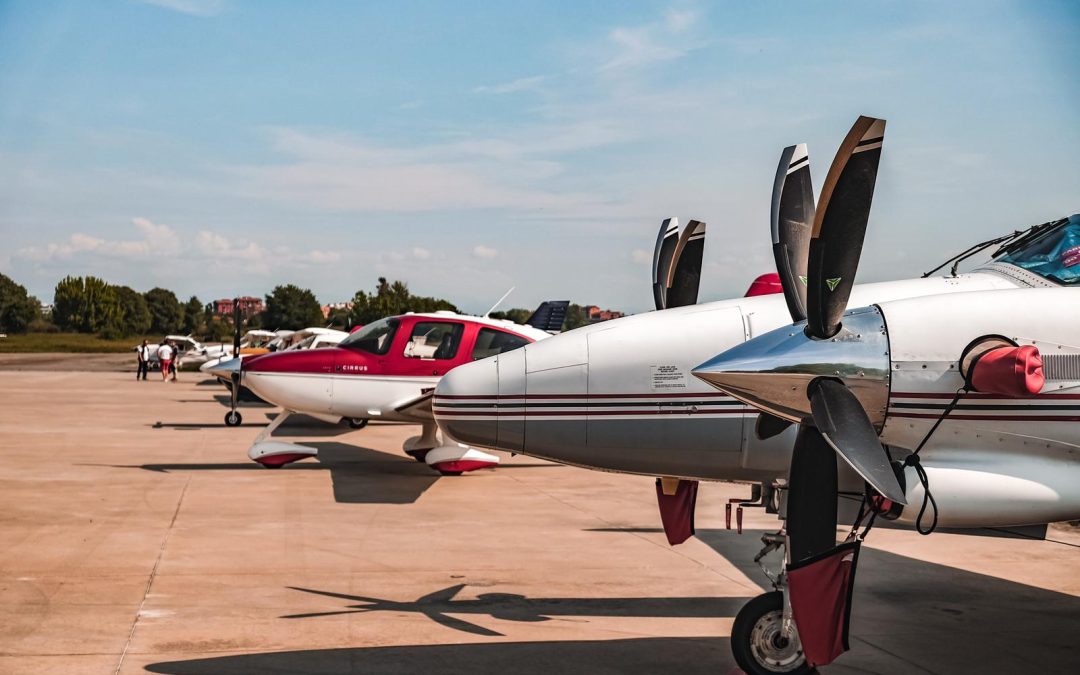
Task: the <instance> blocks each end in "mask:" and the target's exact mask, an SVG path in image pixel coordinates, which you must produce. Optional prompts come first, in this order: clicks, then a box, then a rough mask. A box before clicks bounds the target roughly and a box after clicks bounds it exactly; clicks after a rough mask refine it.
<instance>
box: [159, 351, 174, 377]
mask: <svg viewBox="0 0 1080 675" xmlns="http://www.w3.org/2000/svg"><path fill="white" fill-rule="evenodd" d="M175 353H176V352H175V350H174V349H173V348H172V347H171V346H170V345H169V343H168V342H162V343H161V346H160V347H158V350H157V358H158V363H160V364H161V381H162V382H168V381H169V366H171V365H172V360H173V355H174V354H175Z"/></svg>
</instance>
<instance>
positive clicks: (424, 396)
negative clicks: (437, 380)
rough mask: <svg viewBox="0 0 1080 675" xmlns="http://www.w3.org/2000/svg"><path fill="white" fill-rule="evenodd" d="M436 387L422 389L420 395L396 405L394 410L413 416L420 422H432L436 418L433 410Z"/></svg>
mask: <svg viewBox="0 0 1080 675" xmlns="http://www.w3.org/2000/svg"><path fill="white" fill-rule="evenodd" d="M434 393H435V388H434V387H431V388H429V389H421V390H420V395H419V396H414V397H413V398H410V399H407V400H405V401H402V402H400V403H398V404H397V405H395V406H394V410H395V411H397V412H398V413H400V414H402V415H405V416H407V417H413V418H415V419H416V420H417V421H418V422H430V421H432V420H434V419H435V415H433V414H432V412H431V396H432V394H434Z"/></svg>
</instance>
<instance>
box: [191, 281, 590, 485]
mask: <svg viewBox="0 0 1080 675" xmlns="http://www.w3.org/2000/svg"><path fill="white" fill-rule="evenodd" d="M568 305H569V303H568V302H564V301H559V302H545V303H543V304H541V305H540V307H539V308H538V309H537V311H536V312H534V313H533V315H532V316H531V317H530V318H529V320H528V322H527V325H524V326H522V325H518V324H515V323H513V322H511V321H501V320H495V319H489V318H486V317H475V316H464V315H461V314H456V313H454V312H445V311H443V312H434V313H431V314H412V313H409V314H403V315H400V316H395V317H388V318H385V319H382V320H379V321H376V322H373V323H370V324H368V325H366V326H365V327H364V328H362V329H361V330H359V331H356V332H354V333H352V334H350V335H349V336H348V337H346V338H345V339H344V340H342V341H341V342H340V343H339V344H338V345H337V346H336V347H334V348H329V349H311V350H301V351H294V350H286V351H281V352H276V353H274V354H266V355H263V356H260V357H257V358H249V359H243V360H232V361H229V362H226V363H223V364H221V365H219V366H217V367H216V368H215V369H214V370H213V372H214V374H215V375H217V376H218V377H230V378H235V379H234V380H233V381H234V382H236V383H241V384H242V385H243V386H245V387H247V388H248V389H250V390H251V391H252V392H253V393H254V394H256V395H257V396H259V397H260V398H262V399H263V400H265V401H268V402H270V403H273V404H275V405H279V406H281V407H282V408H284V410H285V412H284V413H283V414H281V415H278V416H277V417H276V418H275V419H274V421H273V423H271V425H270V426H269V427H267V428H266V429H265V430H264V431H263V432H262V433H261V434H259V436H258V438H256V440H255V443H254V444H253V445H252V446H251V448H250V450H248V456H249V457H250V458H251V459H252V460H254V461H256V462H259V463H260V464H262V465H264V466H267V467H280V466H282V465H284V464H287V463H289V462H294V461H297V460H299V459H303V458H305V457H314V456H316V455H317V454H318V450H317V449H316V448H312V447H308V446H304V445H298V444H295V443H285V442H281V441H274V440H271V439H270V436H271V434H273V432H274V430H276V429H277V428H278V427H279V426H280V425H281V424H282V422H284V421H285V420H286V419H287V418H288V417H289V416H290V415H291V414H292V413H295V412H299V413H303V414H306V415H309V416H312V417H315V418H317V419H321V420H325V421H327V422H331V423H338V422H340V421H341V420H342V419H347V420H348V421H349V424H350V426H352V427H353V428H354V429H360V428H363V427H364V426H366V425H367V423H368V420H369V419H372V418H375V419H380V420H387V421H393V422H411V423H415V424H420V425H422V433H421V435H420V436H418V437H414V438H411V439H409V441H408V442H407V443H406V447H405V451H406V452H407V453H408V454H410V455H411V456H413V457H415V458H416V459H417V460H418V461H421V462H426V463H427V464H428V465H429V466H432V467H433V468H435V469H436V470H438V471H439V472H440V473H443V474H446V475H457V474H460V473H462V472H464V471H472V470H475V469H480V468H485V467H490V466H494V465H496V464H498V461H499V458H498V456H496V455H491V454H489V453H485V452H480V451H478V450H476V449H474V448H469V447H468V446H462V445H460V444H457V443H442V442H440V440H439V438H438V435H437V431H438V426H437V425H436V424H435V421H434V419H433V417H432V414H431V391H432V389H433V388H434V387H435V384H436V383H437V382H438V381H439V378H440V377H442V376H443V375H445V374H446V372H448V371H449V370H451V369H452V368H454V367H456V366H459V365H461V364H463V363H468V362H470V361H473V360H476V359H482V358H486V357H488V356H492V355H494V354H500V353H504V352H508V351H510V350H513V349H517V348H519V347H522V346H524V345H526V344H529V343H531V342H534V341H536V340H542V339H544V338H549V337H551V332H549V331H553V330H558V329H559V328H560V327H561V326H562V323H563V321H564V320H565V317H566V308H567V306H568ZM234 389H235V387H234ZM225 423H226V424H227V425H229V426H235V425H238V424H240V423H241V416H240V413H239V412H237V411H236V409H235V397H234V406H233V409H232V410H231V411H230V412H229V413H228V414H227V415H226V416H225Z"/></svg>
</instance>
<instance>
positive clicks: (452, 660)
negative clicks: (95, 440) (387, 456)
mask: <svg viewBox="0 0 1080 675" xmlns="http://www.w3.org/2000/svg"><path fill="white" fill-rule="evenodd" d="M611 531H612V532H616V531H618V530H616V529H614V528H612V529H611ZM760 534H761V531H749V530H748V531H746V532H745V533H744V534H743V535H741V536H740V535H737V534H735V533H734V532H730V531H724V530H705V531H699V532H698V536H699V538H701V539H702V541H703V542H705V543H706V544H707V545H709V546H710V547H712V548H713V549H714V550H716V551H717V552H718V553H719V554H720V555H722V556H723V557H725V558H727V559H728V560H730V561H731V562H732V563H733V564H735V565H736V566H738V567H740V568H742V569H744V570H745V571H746V572H748V573H752V576H751V577H750V578H751V579H754V580H755V581H760V580H763V576H762V575H761V573H760V571H756V567H755V566H754V563H753V562H752V557H753V555H754V553H756V552H757V550H758V548H759V546H760V544H759V541H758V537H759V536H760ZM755 571H756V573H755ZM628 582H632V580H628ZM462 588H463V586H451V587H449V588H446V589H442V590H438V591H435V592H433V593H430V594H428V595H426V596H423V597H421V598H420V599H418V600H416V601H412V602H396V601H388V600H383V599H379V598H372V597H364V596H359V595H346V594H339V593H336V592H334V591H332V590H312V589H302V588H296V589H295V590H298V591H303V592H307V593H313V594H315V595H318V596H326V597H329V598H332V599H335V600H338V601H341V602H339V603H337V604H336V605H335V604H330V605H329V606H328V607H327V608H326V609H325V610H322V611H314V612H310V613H306V614H296V615H289V616H285V617H282V618H283V619H286V620H295V619H310V620H316V621H317V620H319V617H329V616H333V615H343V614H349V615H359V616H363V615H364V614H373V613H374V614H378V616H375V617H372V619H371V620H372V621H388V620H392V616H387V615H386V614H379V613H380V612H392V613H402V612H406V613H419V614H423V615H424V616H427V617H429V618H431V619H432V621H434V622H436V623H438V624H440V625H442V626H444V627H446V628H449V629H452V630H455V631H459V632H464V633H468V634H470V635H476V636H478V637H479V636H485V637H489V638H492V639H496V638H500V637H504V636H503V635H500V634H499V633H498V632H496V631H494V630H491V629H489V628H485V627H483V626H480V625H477V624H479V623H482V621H477V622H475V623H474V622H473V621H465V620H464V619H461V618H459V617H460V616H461V615H466V616H475V617H491V618H497V619H503V620H510V621H522V622H535V621H544V620H546V619H548V618H549V617H563V616H573V617H590V616H593V617H599V616H606V617H607V616H615V617H618V616H627V617H674V618H679V617H697V618H702V617H705V618H709V617H733V616H734V615H735V613H736V612H737V611H738V609H739V607H740V606H741V604H742V602H743V601H744V600H745V599H744V598H730V597H729V598H722V597H717V598H700V597H699V598H600V599H597V598H546V599H545V598H526V597H523V596H520V595H513V594H503V593H489V594H484V595H481V596H479V597H478V598H476V599H475V600H455V599H454V597H455V596H456V595H457V593H458V592H459V591H460V590H461V589H462ZM451 614H452V615H455V616H448V615H451ZM354 620H355V619H354ZM1078 632H1080V599H1078V598H1076V597H1073V596H1071V595H1068V594H1064V593H1057V592H1054V591H1048V590H1043V589H1039V588H1035V587H1033V586H1027V585H1024V584H1018V583H1014V582H1011V581H1005V580H1002V579H998V578H995V577H991V576H986V575H982V574H976V573H973V572H968V571H965V570H962V569H957V568H952V567H947V566H943V565H936V564H933V563H927V562H923V561H919V560H915V559H912V558H907V557H905V556H899V555H895V554H891V553H886V552H883V551H878V550H874V549H870V548H864V549H863V553H862V556H861V557H860V562H859V572H858V581H857V582H856V596H855V601H854V610H853V615H852V635H851V646H852V651H850V652H849V653H847V654H845V655H844V656H842V657H841V658H840V660H839V661H838V662H837V663H836V664H834V665H833V666H830V667H828V668H827V669H825V670H826V671H827V672H828V673H834V674H838V673H844V674H848V673H867V672H874V673H908V672H925V673H950V674H952V673H958V674H967V673H971V674H976V673H978V674H979V675H986V674H987V673H1021V672H1075V666H1076V662H1077V661H1076V650H1075V647H1074V644H1073V643H1074V637H1075V635H1077V634H1078ZM510 637H515V636H514V635H510ZM672 668H677V669H678V672H679V673H681V674H693V673H703V674H704V673H710V674H715V673H735V672H738V671H737V669H735V667H734V664H733V662H732V659H731V655H730V649H729V643H728V640H727V638H723V637H716V638H673V637H654V638H640V639H630V640H603V641H581V642H566V641H557V642H499V641H490V642H487V641H482V642H479V643H474V644H447V645H426V646H420V645H418V646H398V647H355V648H348V647H346V648H340V649H314V650H299V651H290V652H269V653H261V654H244V655H231V656H221V657H212V658H201V659H191V660H186V661H172V662H161V663H155V664H151V665H149V666H147V670H149V671H150V672H153V673H169V674H172V675H209V674H210V673H222V674H226V675H228V674H231V673H249V672H275V673H285V672H289V673H291V672H298V673H299V672H305V673H415V672H438V673H445V672H470V673H506V672H513V673H526V674H533V673H537V674H538V673H550V672H552V671H553V670H557V671H561V672H571V673H625V672H637V673H651V672H661V671H664V670H670V669H672Z"/></svg>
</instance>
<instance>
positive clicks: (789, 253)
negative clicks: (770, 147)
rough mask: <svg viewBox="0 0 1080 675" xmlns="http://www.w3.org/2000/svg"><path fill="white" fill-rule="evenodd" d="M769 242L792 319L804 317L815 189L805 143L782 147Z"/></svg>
mask: <svg viewBox="0 0 1080 675" xmlns="http://www.w3.org/2000/svg"><path fill="white" fill-rule="evenodd" d="M771 225H772V242H773V258H774V259H775V260H776V271H777V273H779V275H780V284H781V286H782V287H783V289H784V300H786V301H787V306H788V312H790V313H791V320H792V321H795V322H798V321H802V320H803V319H805V318H806V261H807V257H808V255H809V253H810V230H811V228H812V227H813V226H814V186H813V183H812V182H811V180H810V156H809V155H808V154H807V152H806V144H805V143H800V144H798V145H791V146H788V147H786V148H784V152H783V153H781V155H780V164H779V165H778V166H777V167H776V180H775V181H774V182H773V193H772V214H771Z"/></svg>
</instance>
